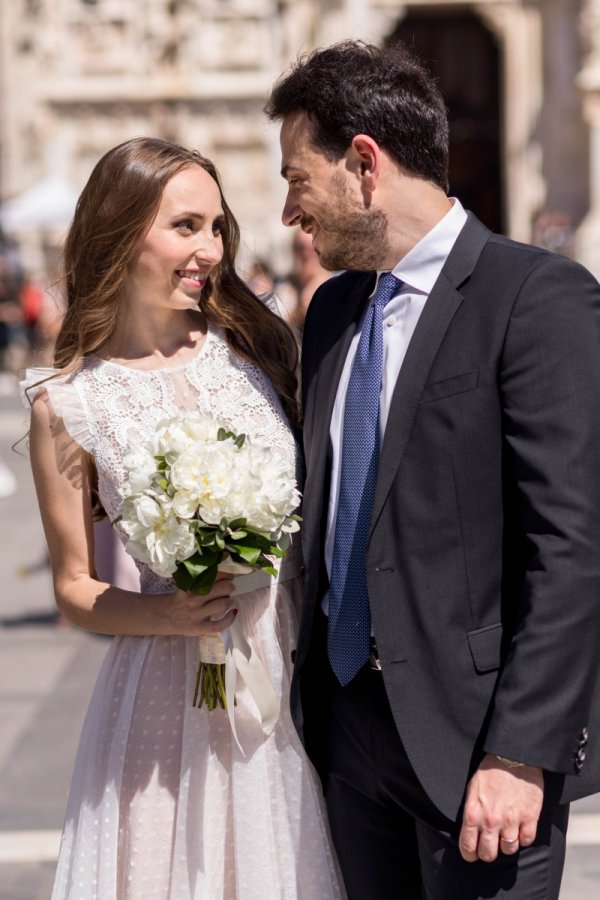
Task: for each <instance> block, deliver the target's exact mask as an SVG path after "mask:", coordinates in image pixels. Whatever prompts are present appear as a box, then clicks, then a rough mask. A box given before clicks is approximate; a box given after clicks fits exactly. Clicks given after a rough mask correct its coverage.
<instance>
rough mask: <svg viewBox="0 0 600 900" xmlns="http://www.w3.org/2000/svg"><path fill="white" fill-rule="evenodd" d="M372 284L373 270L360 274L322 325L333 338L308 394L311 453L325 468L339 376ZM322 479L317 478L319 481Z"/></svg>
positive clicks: (314, 460) (338, 300)
mask: <svg viewBox="0 0 600 900" xmlns="http://www.w3.org/2000/svg"><path fill="white" fill-rule="evenodd" d="M373 284H374V275H373V274H372V273H366V274H364V275H361V276H360V278H359V280H358V281H357V282H356V284H355V285H354V286H353V288H352V289H351V290H350V292H349V294H347V295H344V296H340V297H338V298H337V302H336V304H335V309H332V312H333V313H334V318H335V321H334V323H331V324H330V326H329V328H328V327H327V325H325V326H324V328H323V332H322V333H323V334H324V335H333V340H332V341H331V343H330V346H329V347H327V348H326V349H325V351H324V353H323V356H322V360H321V362H320V364H319V368H318V371H317V373H316V375H315V378H314V382H313V385H312V387H311V389H310V391H309V398H308V399H309V404H308V405H309V407H310V410H311V423H312V435H313V436H312V442H311V443H312V446H311V451H310V457H311V460H312V461H313V462H318V463H320V464H321V468H322V471H323V472H324V469H325V460H326V458H327V449H328V442H329V429H330V425H331V416H332V413H333V406H334V403H335V397H336V394H337V389H338V384H339V380H340V377H341V374H342V370H343V368H344V363H345V362H346V356H347V355H348V349H349V347H350V343H351V341H352V337H353V336H354V333H355V331H356V326H357V323H358V322H359V320H360V317H361V315H362V313H363V309H364V303H365V300H366V298H367V297H368V296H369V291H370V289H372V287H373ZM320 480H321V479H320V478H317V479H316V482H317V483H318V482H319V481H320Z"/></svg>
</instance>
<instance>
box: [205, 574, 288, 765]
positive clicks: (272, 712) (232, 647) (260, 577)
mask: <svg viewBox="0 0 600 900" xmlns="http://www.w3.org/2000/svg"><path fill="white" fill-rule="evenodd" d="M277 562H278V563H279V561H277ZM276 568H277V569H278V572H277V577H276V578H274V577H273V576H272V575H268V574H267V573H266V572H261V571H256V570H255V571H253V572H251V573H250V574H248V575H240V576H237V577H235V578H234V588H233V593H232V595H231V596H232V597H235V596H238V595H240V594H248V593H250V592H251V591H256V590H260V589H261V588H265V587H271V586H272V585H274V584H276V583H277V582H283V581H288V580H289V579H291V578H297V577H298V576H299V575H300V572H301V568H300V564H299V563H296V562H292V561H290V562H287V561H285V560H284V562H283V563H281V564H279V565H278V564H277V563H276ZM220 638H221V640H222V642H223V646H224V648H225V696H226V698H227V716H228V718H229V723H230V725H231V731H232V733H233V737H234V739H235V742H236V744H237V745H238V747H239V749H240V752H241V754H242V756H244V757H245V756H246V754H245V753H244V748H243V747H242V745H241V743H240V741H239V738H238V735H237V730H236V725H235V688H236V683H237V675H238V672H239V674H240V675H241V676H242V678H243V679H244V682H245V684H246V687H247V688H248V691H249V693H250V696H251V697H252V699H253V700H254V702H255V704H256V707H257V709H258V719H259V722H260V726H261V728H262V730H263V732H264V734H266V735H269V734H271V732H272V731H273V728H274V727H275V723H276V722H277V719H278V718H279V711H280V702H279V698H278V696H277V694H276V693H275V689H274V688H273V685H272V684H271V680H270V678H269V675H268V673H267V670H266V669H265V667H264V665H263V664H262V662H261V660H260V659H259V658H258V656H257V655H256V653H253V652H252V647H251V646H250V644H249V643H248V641H247V639H246V636H245V635H244V633H243V631H242V627H241V624H240V623H239V622H234V623H233V625H231V626H230V627H229V628H227V629H226V630H225V631H224V632H222V634H221V635H220Z"/></svg>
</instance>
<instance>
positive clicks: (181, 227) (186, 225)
mask: <svg viewBox="0 0 600 900" xmlns="http://www.w3.org/2000/svg"><path fill="white" fill-rule="evenodd" d="M175 228H176V230H177V231H179V232H180V233H181V234H189V233H190V232H192V231H193V230H194V223H193V222H192V220H191V219H181V221H179V222H175Z"/></svg>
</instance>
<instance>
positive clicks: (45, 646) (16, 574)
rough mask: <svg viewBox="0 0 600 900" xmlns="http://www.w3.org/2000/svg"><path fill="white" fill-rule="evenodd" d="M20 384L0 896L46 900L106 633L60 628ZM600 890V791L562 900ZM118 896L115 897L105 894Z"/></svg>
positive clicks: (5, 388) (5, 607)
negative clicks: (25, 442)
mask: <svg viewBox="0 0 600 900" xmlns="http://www.w3.org/2000/svg"><path fill="white" fill-rule="evenodd" d="M26 429H27V426H26V421H25V416H24V413H22V412H21V410H20V407H19V404H18V402H17V399H16V396H15V393H14V386H13V384H12V383H11V382H10V381H7V380H6V378H4V377H3V376H0V453H1V454H2V456H3V457H4V459H5V460H7V461H8V462H10V465H11V467H12V468H13V471H14V472H15V474H16V476H17V478H18V482H19V488H18V492H17V493H16V494H15V495H13V496H12V497H8V498H4V499H2V498H0V535H1V540H0V722H1V723H2V725H1V727H0V900H48V898H49V896H50V890H51V884H52V876H53V869H54V859H55V854H56V847H57V843H58V840H59V832H60V827H61V823H62V817H63V811H64V807H65V802H66V792H67V788H68V782H69V777H70V771H71V766H72V762H73V756H74V753H75V746H76V742H77V737H78V734H79V730H80V727H81V722H82V719H83V715H84V713H85V708H86V705H87V701H88V697H89V695H90V692H91V689H92V685H93V682H94V679H95V675H96V672H97V670H98V667H99V665H100V662H101V660H102V657H103V655H104V653H105V652H106V648H107V639H106V638H101V637H94V636H91V635H87V634H84V633H82V632H78V631H76V630H74V629H72V628H70V627H68V626H67V627H65V626H62V625H61V624H60V623H59V622H58V620H57V617H56V615H55V612H54V606H53V601H52V594H51V586H50V579H49V573H48V569H47V566H46V561H45V545H44V538H43V534H42V529H41V524H40V521H39V516H38V513H37V507H36V502H35V496H34V491H33V485H32V481H31V476H30V473H29V463H28V460H27V457H26V448H25V447H24V446H23V447H22V448H21V450H22V453H23V454H25V455H22V456H17V455H15V454H14V453H12V452H11V450H10V445H11V443H12V442H14V441H15V440H17V439H18V438H19V437H20V436H21V435H23V434H24V433H25V431H26ZM599 896H600V797H593V798H590V799H588V800H586V801H582V802H581V803H578V804H574V807H573V815H572V825H571V829H570V844H569V850H568V856H567V866H566V872H565V878H564V882H563V889H562V892H561V900H598V897H599ZM103 900H112V898H103ZM140 900H143V898H140Z"/></svg>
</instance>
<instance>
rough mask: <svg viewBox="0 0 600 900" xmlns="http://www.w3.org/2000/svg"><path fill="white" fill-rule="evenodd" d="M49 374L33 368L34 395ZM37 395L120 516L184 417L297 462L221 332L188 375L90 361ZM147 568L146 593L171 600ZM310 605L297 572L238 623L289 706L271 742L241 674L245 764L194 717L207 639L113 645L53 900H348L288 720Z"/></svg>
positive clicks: (276, 417) (213, 723)
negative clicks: (295, 654)
mask: <svg viewBox="0 0 600 900" xmlns="http://www.w3.org/2000/svg"><path fill="white" fill-rule="evenodd" d="M51 373H52V370H40V369H37V370H31V371H29V372H28V373H27V380H26V381H25V382H24V383H23V387H27V386H31V385H35V384H36V383H39V382H40V380H41V379H43V378H47V377H48V376H49V375H50V374H51ZM39 390H47V392H48V397H49V400H50V403H51V404H52V406H53V408H54V410H55V412H56V413H57V414H58V415H59V416H60V417H61V418H62V419H63V421H64V424H65V427H66V429H67V431H68V432H69V434H70V435H71V437H72V438H73V439H74V440H75V441H76V442H77V443H78V444H80V445H81V446H82V447H83V448H84V449H85V450H86V451H88V452H89V453H90V454H91V455H92V456H93V458H94V460H95V463H96V467H97V470H98V481H99V484H98V488H99V495H100V499H101V502H102V504H103V506H104V508H105V510H106V512H107V514H108V516H109V517H110V518H111V519H114V518H115V517H116V516H117V515H118V511H119V487H120V485H121V484H122V483H123V479H124V474H123V468H122V459H123V455H124V453H125V451H126V449H127V448H128V447H130V446H134V445H136V444H137V443H139V442H141V441H144V440H147V439H148V438H149V437H151V435H152V434H153V432H154V430H155V427H156V425H157V424H158V423H159V422H160V421H161V420H162V419H164V418H165V417H168V416H171V415H174V414H176V413H178V412H181V411H182V410H194V411H200V412H207V413H211V414H212V415H214V416H215V418H217V419H218V420H220V421H221V422H222V423H223V424H224V425H225V426H228V427H229V428H231V430H233V431H235V432H237V433H240V432H244V433H246V434H248V435H249V436H250V437H255V438H258V439H261V440H266V441H268V442H269V444H270V445H271V446H274V447H277V448H278V449H280V451H281V452H282V453H283V454H285V455H286V456H287V458H288V459H289V460H290V462H292V463H293V464H295V463H296V446H295V442H294V439H293V436H292V434H291V431H290V429H289V426H288V423H287V421H286V419H285V416H284V414H283V411H282V408H281V405H280V403H279V400H278V398H277V396H276V394H275V392H274V390H273V387H272V385H271V384H270V382H269V381H268V379H267V377H266V376H265V374H264V373H263V372H261V371H260V370H259V369H258V368H257V367H255V366H253V365H251V364H250V363H248V362H246V361H245V360H242V359H241V358H239V357H238V356H236V355H235V354H233V353H232V352H231V351H230V349H229V348H228V346H227V343H226V341H225V339H224V336H223V334H222V333H221V332H220V331H219V330H218V329H215V328H212V327H209V331H208V334H207V337H206V340H205V342H204V344H203V346H202V348H201V350H200V351H199V353H198V354H197V355H196V356H195V357H194V358H193V359H192V360H191V361H189V362H188V363H186V364H185V365H183V366H179V367H176V368H168V367H165V368H162V369H159V370H153V371H139V370H134V369H131V368H129V367H126V366H122V365H119V364H115V363H111V362H107V361H103V360H99V359H88V360H86V362H85V364H84V366H83V368H82V369H81V370H80V371H79V372H77V373H76V374H75V375H73V376H70V377H68V378H66V379H64V380H60V381H54V380H51V381H48V382H46V383H45V384H43V385H41V386H39V387H35V388H34V389H33V390H29V392H28V396H29V398H30V399H31V398H32V396H34V395H35V393H37V391H39ZM117 528H118V526H117ZM290 553H291V554H292V557H294V555H297V554H298V549H297V546H296V547H295V548H293V549H292V550H291V551H290ZM139 569H140V583H141V590H142V592H145V593H152V592H164V591H169V590H173V589H174V586H173V584H172V582H171V581H169V580H165V579H163V578H160V577H158V576H156V575H155V574H153V573H152V572H151V571H150V569H148V568H147V567H146V566H144V565H143V564H139ZM300 599H301V582H300V579H299V578H297V577H296V578H291V579H289V580H285V581H283V580H279V581H276V580H272V582H271V584H270V586H267V587H264V588H261V589H259V590H254V591H251V592H249V593H245V594H243V595H240V597H239V603H238V604H237V606H238V608H239V614H238V621H239V622H240V623H241V625H242V627H243V631H244V634H245V636H246V637H247V639H248V640H249V642H250V644H251V646H252V650H253V652H255V653H257V654H258V656H259V658H260V659H261V660H262V662H263V664H264V666H265V667H266V669H267V672H268V673H269V676H270V679H271V681H272V684H273V686H274V688H275V691H276V693H277V694H278V697H279V699H280V704H281V711H280V715H279V719H278V721H277V724H276V725H275V728H274V730H273V731H272V732H271V734H270V735H268V736H267V735H265V734H264V733H263V731H262V730H261V727H260V724H259V721H258V718H257V716H256V707H255V705H254V702H253V700H252V697H251V696H250V695H249V692H248V691H247V690H246V689H245V686H244V683H243V681H241V680H240V679H239V678H238V685H237V691H236V698H237V706H236V708H235V718H236V726H237V733H238V737H239V740H240V743H241V746H242V747H243V750H244V753H245V756H244V755H243V754H242V752H241V751H240V749H239V748H238V746H237V745H236V743H235V740H234V738H233V735H232V732H231V728H230V724H229V721H228V719H227V714H226V713H225V712H224V711H222V710H215V711H213V712H208V711H207V710H206V708H203V709H195V708H193V707H192V693H193V688H194V681H195V674H196V668H197V664H198V642H197V640H196V639H195V638H184V637H178V636H174V637H119V636H117V637H115V638H114V639H113V641H112V643H111V645H110V648H109V650H108V653H107V656H106V659H105V661H104V664H103V666H102V668H101V671H100V673H99V677H98V681H97V684H96V687H95V690H94V692H93V695H92V698H91V702H90V705H89V708H88V712H87V715H86V718H85V722H84V725H83V730H82V735H81V739H80V745H79V749H78V752H77V758H76V763H75V770H74V774H73V780H72V785H71V791H70V796H69V800H68V807H67V812H66V819H65V826H64V833H63V838H62V843H61V849H60V856H59V861H58V867H57V872H56V880H55V884H54V891H53V894H52V900H337V898H343V897H344V894H343V889H342V888H341V887H340V883H339V876H338V874H337V866H336V863H335V860H334V857H333V853H332V851H331V849H330V847H331V845H330V839H329V835H328V831H327V826H326V824H325V818H324V812H323V805H322V796H321V789H320V785H319V783H318V779H317V777H316V775H315V773H314V770H313V769H312V767H311V765H310V763H309V762H308V760H307V758H306V755H305V753H304V751H303V748H302V746H301V743H300V741H299V739H298V736H297V734H296V731H295V728H294V726H293V723H292V721H291V716H290V713H289V706H288V693H289V682H290V675H291V671H290V669H291V661H290V657H291V652H292V650H293V647H294V641H295V628H296V609H297V605H298V603H299V602H300Z"/></svg>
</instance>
